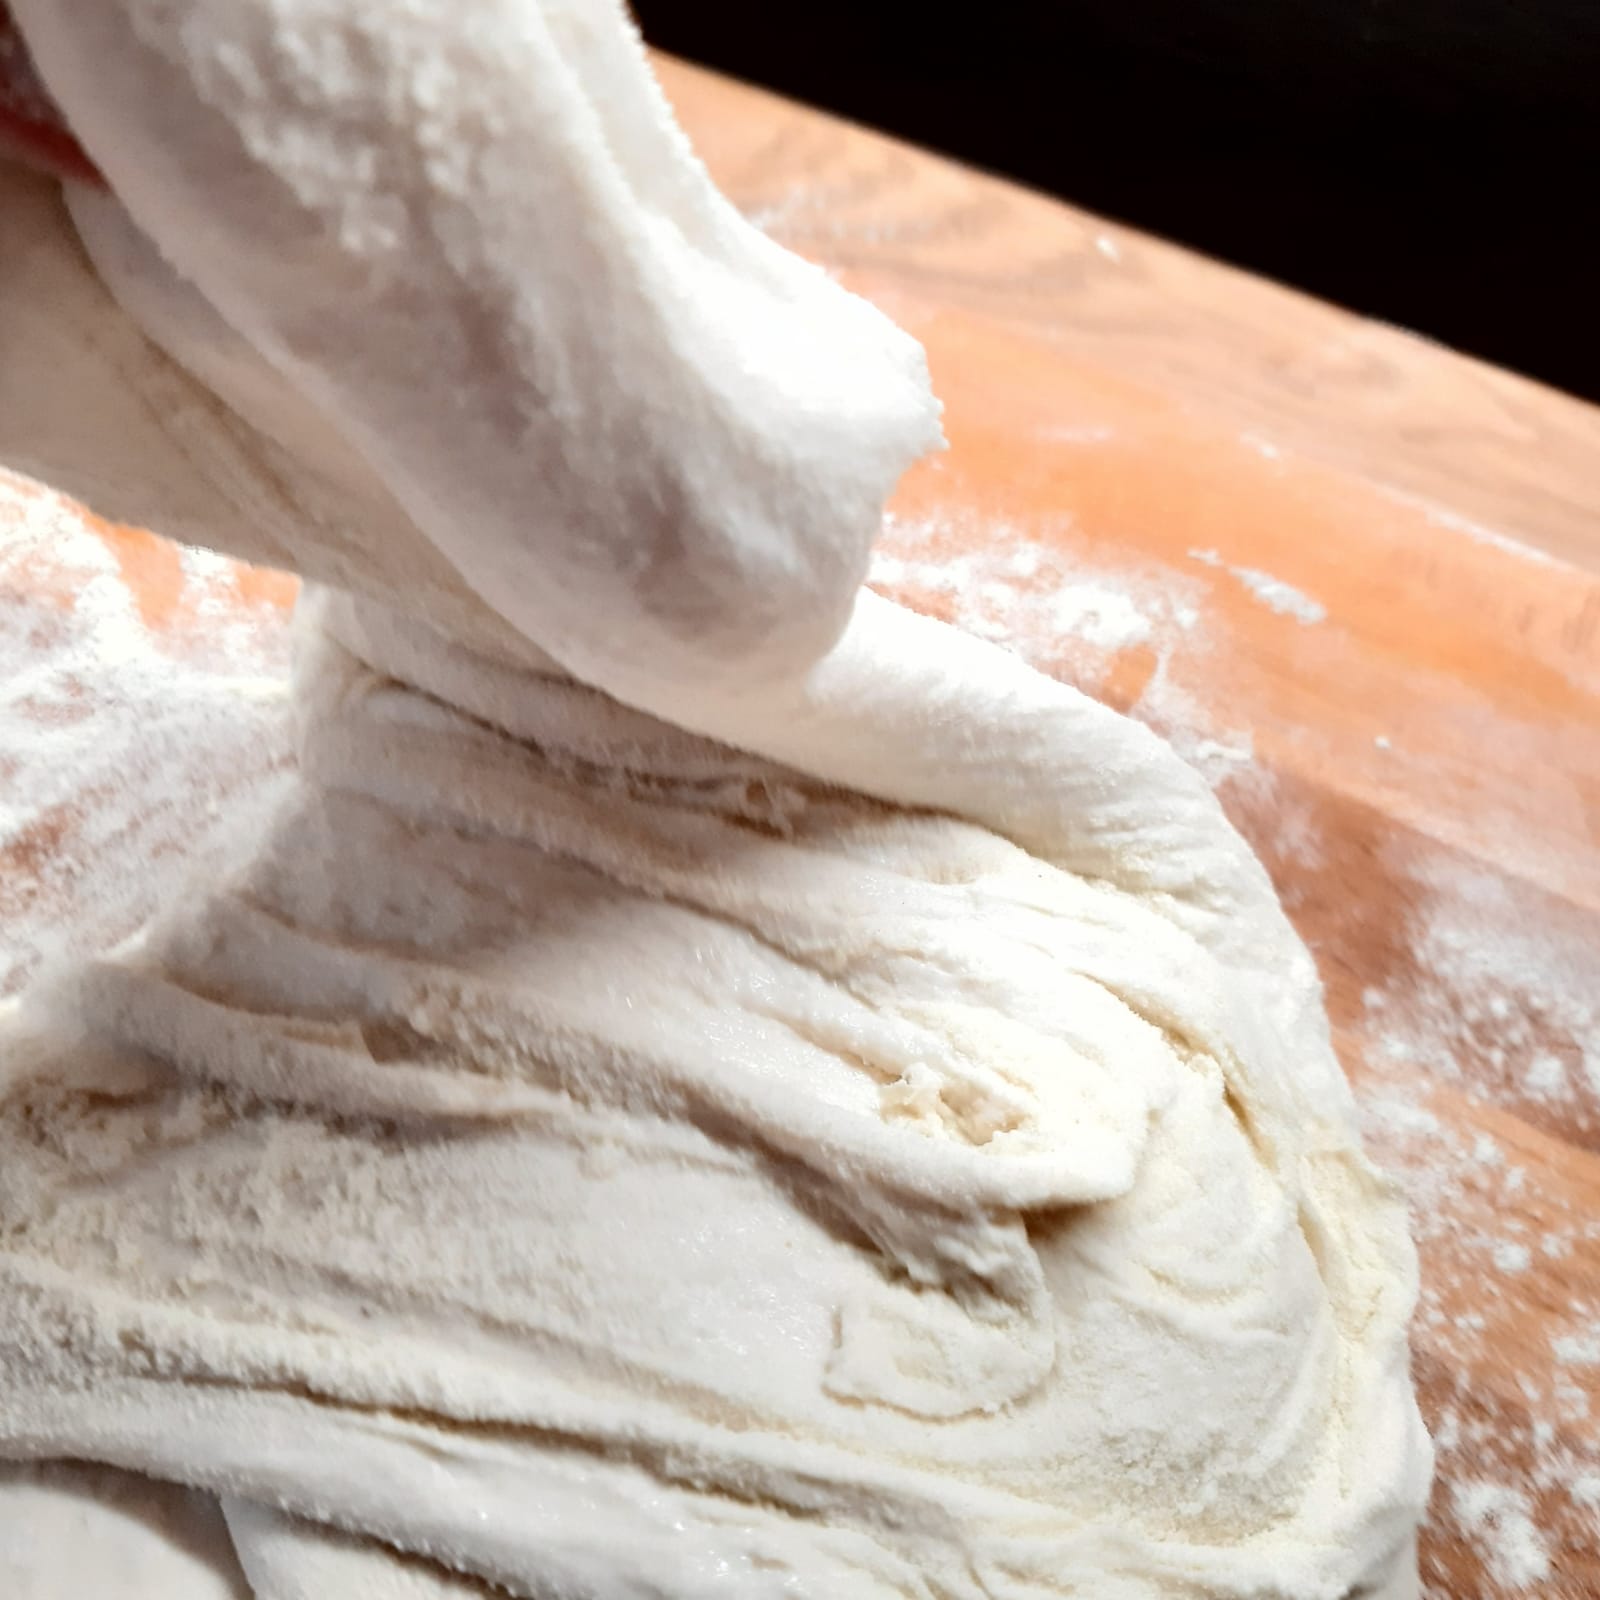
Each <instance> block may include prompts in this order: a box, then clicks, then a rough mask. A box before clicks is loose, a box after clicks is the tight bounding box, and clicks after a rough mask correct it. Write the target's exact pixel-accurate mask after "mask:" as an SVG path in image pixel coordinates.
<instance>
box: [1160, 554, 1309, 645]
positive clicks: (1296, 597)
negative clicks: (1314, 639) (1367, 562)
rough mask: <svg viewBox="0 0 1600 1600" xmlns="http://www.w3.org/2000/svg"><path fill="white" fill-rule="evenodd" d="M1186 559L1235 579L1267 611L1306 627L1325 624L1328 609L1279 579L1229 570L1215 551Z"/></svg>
mask: <svg viewBox="0 0 1600 1600" xmlns="http://www.w3.org/2000/svg"><path fill="white" fill-rule="evenodd" d="M1189 557H1190V559H1191V560H1193V561H1198V562H1200V563H1201V564H1202V565H1204V566H1208V567H1216V568H1217V569H1218V570H1219V571H1221V572H1226V573H1227V574H1228V575H1229V577H1231V578H1236V579H1237V580H1238V581H1239V582H1240V583H1242V584H1243V585H1244V587H1245V588H1246V590H1248V591H1249V593H1250V594H1252V595H1254V596H1255V598H1256V599H1257V600H1259V601H1260V602H1261V603H1262V605H1264V606H1265V607H1266V608H1267V609H1268V610H1269V611H1276V612H1277V613H1278V615H1279V616H1280V617H1293V618H1294V620H1295V621H1296V622H1298V623H1300V624H1302V625H1303V626H1305V627H1310V626H1312V625H1314V624H1315V623H1318V622H1324V621H1326V620H1327V616H1328V608H1327V607H1326V606H1325V605H1323V604H1322V602H1321V601H1320V600H1313V599H1312V598H1311V596H1310V595H1308V594H1306V593H1304V592H1303V591H1302V590H1300V589H1296V588H1295V587H1294V585H1293V584H1290V583H1285V582H1284V581H1283V579H1282V578H1275V577H1273V576H1272V574H1271V573H1270V572H1262V571H1261V570H1260V569H1259V568H1256V567H1236V566H1232V565H1231V564H1230V563H1228V562H1226V561H1224V560H1223V559H1222V557H1221V556H1220V555H1218V554H1217V552H1216V551H1215V550H1191V551H1190V552H1189Z"/></svg>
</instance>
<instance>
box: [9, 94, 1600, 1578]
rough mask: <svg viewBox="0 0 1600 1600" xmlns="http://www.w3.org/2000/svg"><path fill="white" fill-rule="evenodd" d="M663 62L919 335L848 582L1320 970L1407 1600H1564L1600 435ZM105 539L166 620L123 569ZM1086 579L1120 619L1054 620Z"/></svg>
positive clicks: (707, 119) (1597, 1010)
mask: <svg viewBox="0 0 1600 1600" xmlns="http://www.w3.org/2000/svg"><path fill="white" fill-rule="evenodd" d="M663 75H664V79H665V82H666V85H667V88H668V92H669V95H670V96H671V98H672V99H673V100H674V101H675V103H676V104H677V106H678V107H679V110H680V113H681V114H682V116H683V118H684V120H685V122H686V124H687V126H688V128H689V131H690V133H691V136H692V137H693V138H694V140H695V141H696V143H697V145H698V146H699V148H700V149H701V150H702V152H703V153H704V154H705V156H706V158H707V161H708V164H709V165H710V167H711V169H712V172H713V174H714V176H715V177H716V178H717V179H718V181H719V182H720V183H721V184H722V185H723V186H724V187H725V188H726V189H727V190H728V192H729V193H730V194H731V196H732V197H733V199H734V200H735V201H736V203H738V204H739V205H740V206H741V207H743V208H744V209H745V210H746V211H747V213H749V214H751V215H753V216H755V217H756V218H757V219H758V220H760V221H762V223H763V225H765V226H766V227H768V228H769V230H770V231H771V232H772V233H773V234H774V235H775V236H777V237H778V238H780V239H781V240H783V241H784V242H785V243H788V244H791V245H793V246H794V247H796V248H798V249H800V250H801V251H803V252H804V253H806V254H808V255H810V256H812V257H813V258H815V259H817V260H819V261H820V262H822V263H823V264H825V265H826V266H827V267H828V268H829V269H830V270H834V271H836V272H838V273H839V274H840V275H841V276H842V277H844V278H845V280H846V281H847V282H849V283H850V284H852V285H853V286H854V287H857V288H859V289H861V290H862V291H864V292H866V293H868V294H870V295H872V296H873V297H874V298H876V299H877V300H878V301H879V303H880V304H882V305H883V306H884V307H885V309H887V310H888V311H889V312H890V313H891V314H893V315H894V316H895V317H897V318H898V319H899V320H900V321H901V322H903V323H904V324H905V325H906V326H907V327H909V328H910V329H911V330H912V331H913V332H914V333H915V334H916V335H917V336H918V337H919V338H921V339H922V340H923V341H924V343H925V344H926V346H927V348H928V352H929V359H930V362H931V365H932V369H933V372H934V376H935V380H936V384H937V386H938V388H939V390H940V392H941V394H942V395H943V397H944V399H945V402H946V405H947V419H946V420H947V431H948V434H949V439H950V450H949V451H948V453H946V454H944V455H942V456H939V457H936V458H933V459H931V460H930V461H928V462H925V463H924V464H923V465H921V466H920V467H919V468H917V469H916V470H915V471H914V472H913V473H912V474H911V475H910V476H909V477H908V479H907V480H906V482H905V483H904V485H903V486H902V488H901V490H900V492H899V494H898V495H897V497H896V500H895V502H894V505H893V508H892V510H893V520H892V524H891V526H890V528H889V530H888V533H887V536H886V541H885V545H886V550H887V553H888V555H889V557H890V558H891V560H892V561H896V562H898V563H899V565H898V566H885V567H884V568H883V569H882V571H881V573H880V578H879V580H878V581H879V582H880V584H881V585H882V586H883V587H886V588H887V589H889V590H890V591H891V592H893V593H895V594H897V595H898V596H899V597H901V598H903V599H905V600H906V601H907V602H908V603H911V604H915V605H918V606H920V607H923V608H925V609H929V610H933V611H936V612H939V613H941V614H944V615H947V616H950V617H952V618H953V619H954V620H956V621H957V622H959V623H961V624H963V625H966V626H977V627H981V628H983V629H985V631H988V632H991V633H999V634H1001V635H1003V636H1004V637H1006V638H1007V639H1008V641H1009V642H1010V643H1011V644H1012V646H1013V647H1014V648H1017V649H1018V650H1020V651H1022V652H1023V653H1024V654H1027V655H1029V656H1031V657H1032V658H1033V659H1035V660H1036V661H1037V662H1038V663H1039V665H1041V666H1042V667H1043V668H1045V669H1046V670H1049V671H1053V672H1056V673H1058V674H1061V675H1063V676H1065V677H1068V678H1071V679H1072V680H1074V681H1077V682H1080V683H1082V684H1083V685H1084V686H1085V687H1087V688H1089V689H1090V690H1091V691H1092V692H1095V693H1098V694H1100V695H1102V696H1103V697H1104V698H1106V699H1108V700H1109V701H1111V702H1112V703H1114V704H1117V705H1120V706H1122V707H1124V708H1127V709H1130V710H1132V711H1133V712H1134V713H1135V714H1137V715H1140V716H1143V717H1145V718H1147V719H1148V720H1150V721H1151V722H1152V723H1154V724H1155V725H1156V726H1158V727H1160V728H1162V729H1163V731H1166V732H1168V733H1170V734H1171V735H1172V736H1173V737H1174V738H1175V740H1176V741H1177V742H1178V743H1179V745H1180V748H1184V749H1186V750H1187V751H1189V752H1190V753H1191V754H1193V755H1194V756H1195V757H1196V759H1198V760H1200V761H1201V762H1202V763H1203V764H1204V763H1209V764H1210V765H1209V766H1208V770H1209V771H1211V772H1212V775H1213V778H1214V781H1215V782H1216V784H1217V787H1218V792H1219V793H1220V795H1221V796H1222V799H1223V801H1224V804H1225V805H1226V806H1227V807H1228V809H1229V811H1230V813H1231V814H1232V815H1233V816H1234V818H1235V820H1236V821H1237V822H1238V823H1239V825H1240V826H1241V828H1242V829H1243V830H1244V831H1245V832H1246V833H1247V834H1248V835H1249V837H1250V838H1251V840H1252V841H1253V843H1254V844H1255V845H1256V847H1257V848H1258V849H1259V850H1260V851H1261V853H1262V855H1263V857H1264V859H1265V860H1266V861H1267V863H1268V866H1269V867H1270V868H1271V870H1272V872H1273V874H1274V877H1275V879H1276V881H1277V883H1278V885H1279V887H1280V889H1281V891H1282V892H1283V894H1284V897H1285V901H1286V904H1287V905H1288V906H1289V909H1290V911H1291V914H1292V915H1293V916H1294V918H1295V920H1296V922H1297V924H1298V926H1299V927H1300V929H1301V931H1302V932H1303V933H1304V935H1305V936H1306V938H1307V939H1308V941H1309V942H1310V943H1311V945H1312V947H1313V949H1314V950H1315V952H1316V954H1317V957H1318V960H1319V963H1320V965H1321V968H1322V971H1323V973H1324V976H1325V979H1326V982H1327V986H1328V997H1329V1006H1330V1012H1331V1014H1332V1018H1333V1022H1334V1027H1335V1031H1336V1035H1337V1038H1338V1042H1339V1045H1340V1049H1341V1054H1342V1057H1343V1059H1344V1061H1345V1063H1346V1066H1347V1068H1348V1069H1349V1071H1350V1073H1351V1076H1352V1078H1353V1079H1354V1080H1355V1082H1356V1083H1357V1086H1358V1090H1359V1091H1360V1094H1361V1097H1362V1100H1363V1105H1364V1108H1365V1111H1366V1114H1367V1117H1368V1126H1369V1133H1370V1136H1371V1138H1372V1140H1373V1145H1374V1148H1375V1151H1376V1152H1377V1154H1378V1155H1379V1156H1380V1158H1382V1159H1383V1160H1385V1161H1386V1162H1388V1163H1389V1164H1390V1165H1391V1166H1392V1167H1393V1168H1394V1169H1395V1171H1396V1172H1397V1174H1398V1175H1399V1177H1400V1178H1401V1180H1402V1181H1403V1182H1404V1183H1405V1184H1406V1186H1407V1188H1408V1190H1409V1192H1410V1194H1411V1197H1412V1200H1413V1205H1414V1208H1415V1215H1416V1226H1417V1232H1418V1235H1419V1241H1420V1245H1421V1251H1422V1259H1423V1277H1424V1294H1423V1301H1422V1308H1421V1313H1420V1315H1419V1321H1418V1326H1417V1332H1416V1351H1417V1371H1418V1376H1419V1380H1420V1384H1421V1389H1422V1396H1423V1403H1424V1409H1425V1412H1426V1414H1427V1416H1428V1418H1429V1421H1430V1424H1432V1425H1433V1426H1434V1427H1435V1428H1436V1429H1437V1430H1438V1431H1439V1433H1440V1443H1441V1450H1440V1465H1441V1472H1440V1483H1439V1489H1438V1492H1437V1495H1436V1499H1435V1508H1434V1514H1433V1517H1432V1519H1431V1521H1430V1525H1429V1528H1428V1530H1427V1533H1426V1537H1425V1541H1424V1548H1423V1567H1424V1575H1425V1580H1426V1584H1427V1592H1428V1593H1429V1595H1430V1596H1431V1597H1432V1600H1494V1597H1499V1596H1503V1595H1517V1594H1529V1595H1538V1596H1541V1597H1552V1600H1577V1597H1580V1596H1581V1597H1591V1600H1592V1597H1595V1596H1600V576H1597V574H1600V413H1597V412H1596V411H1594V410H1593V409H1591V408H1588V407H1585V406H1583V405H1581V404H1579V403H1578V402H1576V401H1572V400H1569V399H1567V398H1565V397H1562V396H1559V395H1555V394H1553V393H1551V392H1549V391H1546V390H1543V389H1540V388H1539V387H1538V386H1536V385H1533V384H1530V383H1527V382H1525V381H1524V380H1521V379H1518V378H1515V377H1512V376H1509V375H1507V374H1504V373H1500V372H1495V371H1493V370H1490V369H1488V368H1485V367H1483V366H1481V365H1479V364H1477V363H1474V362H1471V361H1467V360H1465V359H1463V358H1460V357H1457V356H1454V355H1452V354H1450V353H1448V352H1445V351H1441V350H1439V349H1437V348H1435V347H1433V346H1430V345H1427V344H1425V343H1423V342H1421V341H1418V340H1414V339H1411V338H1409V337H1407V336H1405V335H1402V334H1399V333H1397V332H1395V331H1394V330H1391V329H1386V328H1381V327H1377V326H1374V325H1372V324H1370V323H1364V322H1361V321H1359V320H1358V319H1355V318H1352V317H1349V316H1347V315H1345V314H1343V313H1340V312H1338V311H1336V310H1334V309H1332V308H1329V307H1327V306H1323V305H1319V304H1316V303H1314V302H1311V301H1308V300H1306V299H1304V298H1303V297H1300V296H1298V295H1295V294H1293V293H1290V292H1289V291H1286V290H1282V289H1279V288H1276V287H1274V286H1271V285H1267V284H1264V283H1260V282H1258V281H1255V280H1252V279H1250V278H1248V277H1245V276H1243V275H1241V274H1238V273H1235V272H1232V271H1229V270H1228V269H1225V268H1222V267H1219V266H1216V265H1214V264H1211V263H1207V262H1204V261H1200V260H1198V259H1196V258H1194V257H1192V256H1189V255H1186V254H1184V253H1183V252H1181V251H1177V250H1175V249H1173V248H1171V247H1169V246H1166V245H1162V244H1160V243H1158V242H1155V241H1152V240H1149V239H1145V238H1141V237H1139V236H1138V235H1136V234H1133V233H1130V232H1128V231H1127V230H1124V229H1120V228H1114V227H1109V226H1107V225H1104V224H1101V223H1099V222H1097V221H1095V220H1094V219H1092V218H1088V217H1085V216H1083V215H1081V214H1079V213H1076V212H1074V211H1072V210H1070V209H1069V208H1066V207H1063V206H1059V205H1056V204H1054V203H1052V202H1049V201H1047V200H1044V199H1041V198H1039V197H1037V196H1034V195H1031V194H1027V193H1025V192H1022V191H1020V190H1017V189H1015V188H1013V187H1010V186H1007V185H1004V184H1000V183H997V182H995V181H993V180H990V179H986V178H983V177H980V176H978V175H975V174H973V173H970V172H967V171H965V170H963V169H961V168H959V167H956V166H953V165H951V164H949V163H946V162H943V161H940V160H937V159H935V158H932V157H929V156H926V155H922V154H919V153H917V152H915V151H911V150H908V149H906V148H905V147H903V146H900V145H897V144H894V143H892V142H890V141H887V140H884V139H881V138H878V137H877V136H875V135H871V134H868V133H865V132H863V131H861V130H859V129H853V128H850V127H847V126H845V125H843V124H840V123H838V122H836V121H833V120H831V119H828V118H825V117H822V116H819V115H817V114H815V113H811V112H808V111H804V110H801V109H799V108H796V107H792V106H789V105H786V104H784V103H783V102H780V101H776V100H774V99H772V98H770V97H768V96H765V95H762V94H759V93H757V92H755V91H751V90H747V89H743V88H740V87H737V86H734V85H730V84H728V83H726V82H723V81H722V80H718V79H716V78H713V77H711V76H709V75H707V74H705V73H702V72H699V71H696V70H694V69H691V68H687V67H684V66H682V65H680V64H676V63H671V62H667V63H663ZM103 536H104V537H105V538H106V539H107V540H108V541H109V542H110V543H111V544H112V545H113V548H114V549H115V550H116V552H117V557H118V562H119V565H120V566H121V569H122V571H123V574H124V576H125V578H126V580H127V581H128V582H129V583H130V584H131V586H132V587H133V588H134V590H135V591H136V593H137V594H138V595H139V596H140V603H141V608H142V611H143V614H144V616H145V619H146V621H147V622H148V623H149V624H150V625H152V626H157V627H161V626H168V625H170V624H171V622H172V618H171V616H170V609H171V606H170V597H171V594H172V593H173V592H174V591H173V590H172V587H171V583H170V581H169V579H170V570H171V569H170V567H169V565H168V563H167V560H166V557H165V556H164V555H163V554H162V551H161V547H160V546H159V544H158V542H157V541H154V540H151V539H150V538H149V536H147V535H143V534H138V533H131V532H119V531H115V530H106V531H105V533H104V535H103ZM1523 547H1526V548H1523ZM1041 563H1042V564H1041ZM164 573H166V574H168V577H163V574H164ZM1251 574H1254V575H1256V577H1257V578H1261V579H1268V580H1271V581H1272V582H1274V583H1277V584H1280V585H1287V586H1290V587H1291V588H1292V590H1293V591H1294V594H1295V595H1296V596H1298V597H1299V599H1300V601H1301V602H1303V603H1304V605H1307V606H1310V607H1312V608H1313V609H1314V610H1320V612H1321V613H1322V615H1321V617H1320V620H1316V621H1305V620H1300V619H1299V618H1297V617H1296V615H1294V614H1293V612H1292V610H1285V609H1283V607H1282V606H1281V605H1278V606H1275V605H1274V604H1273V603H1271V600H1270V592H1269V598H1267V599H1264V598H1263V597H1262V595H1261V594H1260V593H1257V592H1255V591H1253V590H1252V588H1251V581H1250V577H1249V575H1251ZM952 575H955V576H954V577H952ZM36 578H37V587H38V594H39V603H40V604H41V605H44V604H49V603H52V602H51V601H50V600H49V598H48V597H49V593H50V591H51V589H52V578H51V574H50V572H49V570H48V566H47V564H46V566H44V567H41V569H40V570H39V571H38V572H37V574H36ZM248 581H249V582H250V583H252V584H255V585H257V587H258V588H259V587H260V586H263V585H264V586H265V588H264V589H263V590H262V592H261V594H260V595H258V596H257V598H267V599H278V600H283V599H285V598H286V596H287V593H288V591H287V588H285V587H282V582H283V581H282V580H278V579H274V578H271V577H259V578H250V579H249V580H248ZM275 584H276V585H279V587H278V588H276V589H275V588H274V587H273V586H274V585H275ZM1107 595H1110V597H1111V600H1112V601H1116V600H1118V597H1120V603H1122V604H1123V605H1124V606H1125V607H1126V608H1128V610H1129V611H1130V613H1131V614H1132V615H1133V616H1134V618H1135V622H1136V625H1133V626H1128V625H1125V624H1126V623H1127V618H1126V617H1123V624H1124V625H1120V631H1119V628H1118V627H1112V628H1109V629H1104V630H1101V631H1100V632H1098V633H1097V632H1096V630H1095V629H1094V628H1092V627H1091V628H1087V629H1086V628H1085V627H1084V626H1083V621H1082V619H1083V615H1084V612H1083V606H1084V605H1085V604H1088V603H1091V602H1092V603H1093V604H1100V605H1105V604H1109V603H1110V602H1109V601H1108V600H1107V598H1106V597H1107ZM1304 614H1305V615H1307V616H1309V615H1311V614H1312V612H1310V611H1306V612H1304ZM10 870H12V871H20V872H26V871H28V870H29V862H28V861H27V860H26V859H20V860H13V861H12V862H11V864H10ZM1530 952H1531V954H1530ZM1586 1007H1587V1009H1586ZM1551 1063H1554V1065H1551ZM1591 1336H1592V1337H1593V1338H1594V1339H1595V1340H1596V1341H1597V1343H1596V1345H1595V1346H1594V1349H1593V1359H1591V1358H1590V1351H1591V1346H1590V1344H1589V1343H1588V1341H1589V1339H1590V1338H1591Z"/></svg>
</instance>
